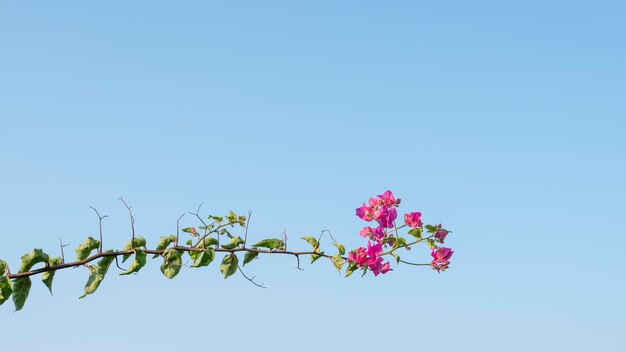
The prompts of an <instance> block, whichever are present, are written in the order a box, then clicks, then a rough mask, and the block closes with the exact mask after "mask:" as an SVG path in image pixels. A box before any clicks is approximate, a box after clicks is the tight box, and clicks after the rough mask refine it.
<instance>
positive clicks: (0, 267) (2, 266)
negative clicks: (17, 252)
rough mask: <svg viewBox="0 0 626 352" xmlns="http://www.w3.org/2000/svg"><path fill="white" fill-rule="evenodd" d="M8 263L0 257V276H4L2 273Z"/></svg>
mask: <svg viewBox="0 0 626 352" xmlns="http://www.w3.org/2000/svg"><path fill="white" fill-rule="evenodd" d="M8 267H9V265H8V264H7V262H5V261H4V260H2V259H0V277H3V276H4V273H5V272H6V271H7V268H8Z"/></svg>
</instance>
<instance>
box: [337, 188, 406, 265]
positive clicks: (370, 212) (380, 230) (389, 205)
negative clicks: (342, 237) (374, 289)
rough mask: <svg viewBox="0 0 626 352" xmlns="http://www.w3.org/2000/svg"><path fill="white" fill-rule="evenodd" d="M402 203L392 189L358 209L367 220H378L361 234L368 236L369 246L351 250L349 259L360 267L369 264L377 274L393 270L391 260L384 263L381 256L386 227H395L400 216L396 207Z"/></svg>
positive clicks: (360, 215)
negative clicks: (375, 224) (375, 225)
mask: <svg viewBox="0 0 626 352" xmlns="http://www.w3.org/2000/svg"><path fill="white" fill-rule="evenodd" d="M399 204H400V199H397V200H396V198H395V196H394V195H393V193H392V192H391V191H389V190H388V191H386V192H385V193H383V194H380V195H378V197H375V198H370V200H369V201H368V204H367V205H366V204H365V203H363V206H361V207H359V208H357V209H356V215H357V216H358V217H359V218H361V219H363V220H365V221H368V222H369V221H376V222H377V223H378V226H377V227H374V228H372V227H370V226H366V227H364V228H363V229H362V230H361V231H360V232H359V234H360V235H361V236H362V237H366V238H368V239H369V240H368V241H367V248H363V247H360V248H358V249H357V250H355V251H352V252H350V254H349V255H348V261H349V262H353V263H356V265H357V266H358V267H359V268H362V267H365V266H367V267H368V268H369V269H370V270H371V271H372V272H373V273H374V275H375V276H378V275H379V274H385V273H387V272H388V271H391V270H393V269H391V266H390V264H389V262H386V263H383V258H382V257H381V255H382V253H383V243H384V242H385V241H386V240H385V237H386V236H387V233H386V231H385V229H389V228H393V227H394V226H395V224H394V221H395V220H396V218H397V217H398V212H397V211H396V207H397V206H398V205H399Z"/></svg>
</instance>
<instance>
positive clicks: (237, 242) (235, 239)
mask: <svg viewBox="0 0 626 352" xmlns="http://www.w3.org/2000/svg"><path fill="white" fill-rule="evenodd" d="M242 244H243V239H242V238H241V237H239V236H237V237H233V238H231V240H230V242H228V243H227V244H223V245H222V248H224V249H235V248H236V247H238V246H240V245H242Z"/></svg>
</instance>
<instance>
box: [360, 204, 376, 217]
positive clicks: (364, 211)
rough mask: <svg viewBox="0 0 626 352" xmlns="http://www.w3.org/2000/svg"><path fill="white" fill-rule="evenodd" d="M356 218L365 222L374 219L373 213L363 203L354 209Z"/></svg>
mask: <svg viewBox="0 0 626 352" xmlns="http://www.w3.org/2000/svg"><path fill="white" fill-rule="evenodd" d="M356 216H358V217H360V218H361V219H363V220H365V221H372V220H373V219H374V211H373V209H372V208H370V207H368V206H367V205H365V203H363V206H361V207H359V208H356Z"/></svg>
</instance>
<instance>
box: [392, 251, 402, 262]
mask: <svg viewBox="0 0 626 352" xmlns="http://www.w3.org/2000/svg"><path fill="white" fill-rule="evenodd" d="M391 256H392V257H394V258H396V264H400V256H399V255H397V254H395V253H391Z"/></svg>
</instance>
